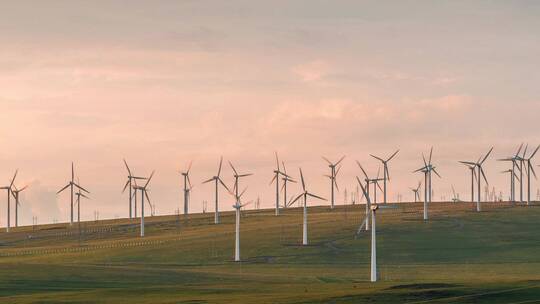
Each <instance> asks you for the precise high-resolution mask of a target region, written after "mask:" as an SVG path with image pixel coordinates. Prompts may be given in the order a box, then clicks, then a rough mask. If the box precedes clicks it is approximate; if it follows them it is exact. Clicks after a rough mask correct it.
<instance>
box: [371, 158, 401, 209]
mask: <svg viewBox="0 0 540 304" xmlns="http://www.w3.org/2000/svg"><path fill="white" fill-rule="evenodd" d="M398 152H399V150H397V151H396V152H394V154H392V155H390V157H388V158H387V159H382V158H380V157H378V156H375V155H373V154H370V155H371V157H373V158H376V159H378V160H380V161H381V163H382V164H383V167H384V171H383V189H384V190H383V192H384V196H383V203H385V204H386V181H387V180H390V172H389V171H388V162H389V161H391V160H392V158H394V156H396V155H397V154H398Z"/></svg>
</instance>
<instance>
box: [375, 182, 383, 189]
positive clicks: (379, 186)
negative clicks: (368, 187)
mask: <svg viewBox="0 0 540 304" xmlns="http://www.w3.org/2000/svg"><path fill="white" fill-rule="evenodd" d="M375 184H376V185H377V187H378V188H379V189H380V190H381V191H384V190H383V189H382V188H381V185H380V184H379V183H378V182H375Z"/></svg>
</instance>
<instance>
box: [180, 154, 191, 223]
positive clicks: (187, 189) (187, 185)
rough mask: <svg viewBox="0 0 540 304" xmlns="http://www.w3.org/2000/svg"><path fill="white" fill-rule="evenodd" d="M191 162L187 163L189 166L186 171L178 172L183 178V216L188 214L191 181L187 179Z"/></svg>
mask: <svg viewBox="0 0 540 304" xmlns="http://www.w3.org/2000/svg"><path fill="white" fill-rule="evenodd" d="M192 164H193V162H190V163H189V166H188V168H187V170H186V171H184V172H180V174H182V176H183V177H184V215H188V214H189V194H190V191H191V189H192V188H193V186H192V185H191V180H190V179H189V172H190V171H191V165H192Z"/></svg>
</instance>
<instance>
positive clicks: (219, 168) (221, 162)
mask: <svg viewBox="0 0 540 304" xmlns="http://www.w3.org/2000/svg"><path fill="white" fill-rule="evenodd" d="M222 164H223V156H221V158H220V159H219V167H218V171H217V176H218V177H219V176H220V174H221V165H222Z"/></svg>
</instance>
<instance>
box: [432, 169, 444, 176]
mask: <svg viewBox="0 0 540 304" xmlns="http://www.w3.org/2000/svg"><path fill="white" fill-rule="evenodd" d="M432 170H433V172H435V174H437V176H438V177H439V178H442V177H441V175H440V174H439V172H437V170H435V168H433V169H432Z"/></svg>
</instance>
